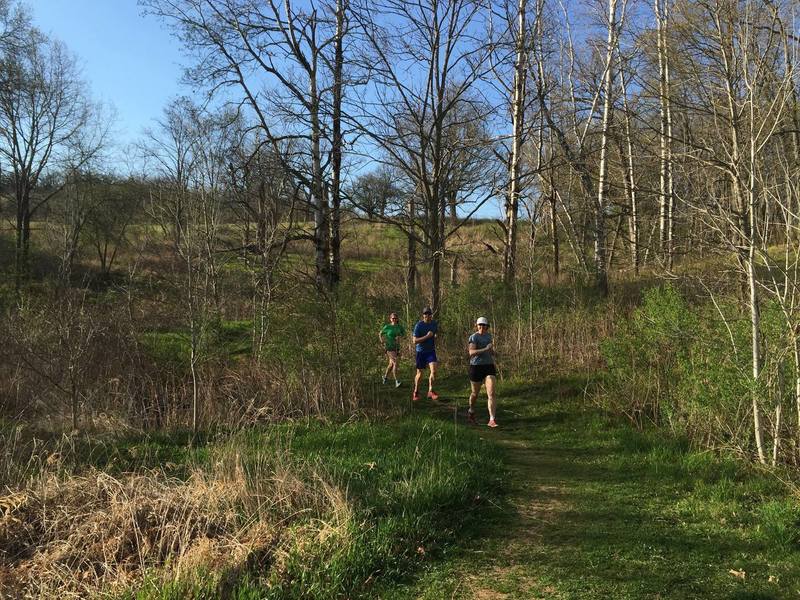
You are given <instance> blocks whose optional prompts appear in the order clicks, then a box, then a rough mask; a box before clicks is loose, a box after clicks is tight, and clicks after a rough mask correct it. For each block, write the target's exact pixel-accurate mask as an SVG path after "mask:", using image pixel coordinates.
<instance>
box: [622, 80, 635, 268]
mask: <svg viewBox="0 0 800 600" xmlns="http://www.w3.org/2000/svg"><path fill="white" fill-rule="evenodd" d="M619 79H620V85H621V88H622V89H621V92H622V104H623V108H624V111H625V145H626V148H623V146H622V143H621V142H620V154H621V155H622V157H623V161H624V163H625V165H624V166H625V177H623V184H624V187H625V195H626V196H627V197H628V207H629V211H630V212H629V214H628V237H629V238H630V239H629V243H630V250H631V266H632V267H633V272H634V274H635V275H636V276H638V275H639V206H638V204H637V198H636V176H635V171H634V166H633V136H632V135H631V114H630V111H629V110H628V89H627V85H626V84H625V74H624V73H623V72H620V77H619ZM626 150H627V151H626Z"/></svg>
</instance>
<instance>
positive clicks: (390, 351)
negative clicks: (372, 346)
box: [378, 312, 406, 387]
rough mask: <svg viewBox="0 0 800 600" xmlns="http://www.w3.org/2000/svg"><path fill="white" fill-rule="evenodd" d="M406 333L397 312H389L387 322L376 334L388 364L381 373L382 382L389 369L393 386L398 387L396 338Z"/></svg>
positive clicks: (398, 346) (398, 351) (397, 348)
mask: <svg viewBox="0 0 800 600" xmlns="http://www.w3.org/2000/svg"><path fill="white" fill-rule="evenodd" d="M405 334H406V328H405V327H403V326H402V325H400V319H399V317H398V316H397V313H394V312H393V313H390V314H389V323H387V324H386V325H384V326H383V327H381V331H380V333H379V334H378V339H379V340H380V341H381V344H383V347H384V350H385V351H386V356H387V357H388V358H389V364H388V366H387V367H386V371H385V372H384V374H383V383H386V378H387V377H389V371H391V372H392V375H394V387H400V381H399V380H398V379H397V358H398V356H399V355H400V343H399V342H398V341H397V338H398V337H400V336H403V335H405Z"/></svg>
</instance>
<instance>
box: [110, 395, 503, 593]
mask: <svg viewBox="0 0 800 600" xmlns="http://www.w3.org/2000/svg"><path fill="white" fill-rule="evenodd" d="M395 400H396V401H398V402H404V401H405V394H402V398H401V395H400V394H399V393H398V395H397V397H396V398H395ZM131 447H134V448H136V449H137V453H138V454H139V455H140V456H147V457H149V458H150V459H151V460H152V459H154V458H155V457H157V456H160V457H171V458H172V459H175V460H181V459H182V458H183V459H185V460H187V461H188V462H191V463H192V464H194V466H195V467H198V466H200V467H201V468H202V466H203V465H204V464H206V465H208V464H211V462H213V461H214V460H216V456H217V455H218V454H219V453H226V451H227V454H230V452H229V451H230V449H231V448H234V449H235V450H236V452H238V453H240V455H241V457H242V458H241V460H242V461H243V463H246V462H247V461H248V460H249V458H248V457H255V456H259V457H260V458H259V460H263V456H264V451H265V449H270V448H271V449H274V453H273V454H272V455H271V456H272V458H271V460H274V461H276V463H280V464H293V465H294V464H296V465H307V466H310V467H313V469H314V471H316V472H318V473H322V474H324V476H325V478H326V480H328V481H331V482H333V484H334V485H335V486H336V487H337V488H338V489H339V490H343V491H344V493H345V495H346V497H347V500H348V506H349V507H350V510H352V514H353V518H352V520H351V521H350V523H349V524H348V525H347V530H346V532H345V533H344V534H342V535H341V536H340V537H335V538H333V539H332V540H331V541H330V542H326V541H322V542H318V543H317V544H316V546H315V547H313V548H311V549H309V547H308V545H307V544H305V543H302V542H303V538H302V535H301V533H302V531H303V529H304V528H305V527H306V526H307V525H311V524H312V523H311V522H309V523H306V521H305V520H304V519H303V518H302V517H301V518H299V519H297V520H296V521H294V522H293V523H292V524H291V525H290V526H289V530H288V531H287V535H289V536H291V535H293V534H292V533H291V532H292V531H297V532H298V546H297V547H296V548H294V547H290V549H289V553H288V558H287V560H286V561H285V564H283V566H282V568H281V570H280V572H273V571H270V568H269V566H267V567H263V566H262V567H261V568H259V569H256V570H249V571H245V572H243V573H239V574H237V575H236V576H235V577H234V578H233V579H231V577H230V576H225V575H224V574H221V573H213V574H202V573H201V574H196V575H195V576H194V577H193V578H190V579H186V580H181V581H177V582H172V583H169V584H163V583H158V577H156V576H153V577H152V578H149V579H148V581H147V582H146V584H144V585H141V586H139V589H138V590H137V591H135V592H134V591H131V592H130V593H129V594H128V595H127V596H124V597H125V598H136V599H137V600H140V599H141V600H144V599H154V598H161V599H170V598H175V599H176V598H215V597H219V595H220V594H223V595H224V596H225V597H234V598H241V599H245V598H320V599H322V598H334V597H349V598H353V597H372V595H373V593H374V590H375V589H376V586H377V587H382V586H385V585H388V583H387V582H394V583H397V582H399V581H407V580H409V577H411V576H413V574H414V573H415V572H416V571H417V570H418V569H419V568H420V567H421V566H423V565H425V564H426V563H428V562H430V561H432V560H433V561H436V560H441V559H442V558H444V557H446V556H447V555H448V552H449V551H450V549H451V548H452V547H454V546H455V545H457V544H461V543H463V542H464V540H465V539H466V538H465V531H476V529H475V527H474V524H475V522H476V518H477V517H478V516H479V515H482V514H483V513H484V512H485V511H487V510H489V511H491V510H494V508H493V506H492V504H489V502H490V501H494V502H496V501H497V499H498V498H499V497H500V495H501V493H502V490H503V487H504V481H506V480H507V478H505V477H504V476H503V469H502V466H501V465H502V461H501V459H500V453H501V451H500V450H499V448H498V447H497V446H496V445H495V444H493V443H492V441H491V440H486V439H483V438H482V437H481V436H480V435H478V434H477V433H476V432H474V431H471V430H468V429H466V428H463V427H454V425H453V423H452V422H443V421H442V420H440V419H438V418H434V417H430V416H425V415H424V414H423V415H419V414H411V415H407V416H405V417H402V418H398V419H394V420H391V421H388V422H385V421H353V422H346V423H333V424H321V423H318V422H307V423H293V424H286V425H281V426H275V427H270V428H256V429H251V430H246V431H242V432H239V433H236V434H234V435H233V436H232V437H230V438H228V439H226V440H224V441H221V440H218V441H214V440H212V439H210V440H206V441H205V443H204V444H202V445H201V448H200V449H194V450H185V451H182V450H181V449H180V447H179V445H176V444H174V443H172V441H171V440H170V439H168V438H149V439H147V440H142V441H140V442H139V443H136V444H134V443H133V442H131V441H128V442H127V443H125V444H122V445H121V447H120V449H119V455H121V456H123V457H127V456H128V452H129V451H130V449H131ZM144 448H148V450H147V451H146V452H145V451H144V450H143V449H144ZM159 448H160V449H159ZM267 454H268V455H269V452H267ZM289 457H291V460H289ZM306 475H308V474H306ZM465 528H466V529H465ZM470 528H472V529H470Z"/></svg>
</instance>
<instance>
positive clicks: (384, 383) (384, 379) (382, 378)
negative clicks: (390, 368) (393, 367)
mask: <svg viewBox="0 0 800 600" xmlns="http://www.w3.org/2000/svg"><path fill="white" fill-rule="evenodd" d="M381 380H382V381H383V385H386V377H381Z"/></svg>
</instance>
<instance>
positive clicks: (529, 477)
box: [384, 377, 800, 600]
mask: <svg viewBox="0 0 800 600" xmlns="http://www.w3.org/2000/svg"><path fill="white" fill-rule="evenodd" d="M585 385H586V381H585V380H584V379H583V378H570V377H566V378H558V377H554V378H552V379H545V380H538V381H514V382H504V383H503V384H502V385H501V386H500V396H499V397H500V411H499V417H498V419H499V422H500V424H501V427H500V428H499V429H497V430H495V431H488V430H486V428H484V427H480V428H479V432H480V433H481V435H483V436H484V437H489V438H492V440H493V441H494V442H497V443H498V444H499V445H500V446H501V448H502V449H503V450H504V451H503V452H502V454H501V456H502V457H503V459H504V461H506V462H504V464H502V465H498V467H497V469H498V470H499V471H505V470H506V469H508V472H509V479H508V482H507V483H508V484H509V486H510V491H509V493H508V495H506V496H505V497H504V501H503V502H502V503H501V505H500V506H499V507H498V509H497V510H489V511H484V512H483V514H482V518H481V519H479V520H477V521H476V522H475V529H474V530H473V529H465V530H464V534H465V535H464V537H463V538H462V540H461V543H460V544H459V546H458V547H457V548H456V549H454V550H453V551H451V552H450V553H449V555H448V556H447V557H446V558H445V559H444V560H443V561H440V562H438V563H435V564H430V565H428V568H427V569H425V570H424V572H423V574H422V575H421V576H420V578H419V579H418V580H416V581H414V582H413V583H409V584H408V585H405V586H400V587H394V588H392V589H391V590H387V592H386V593H385V595H384V597H386V598H397V599H399V598H428V599H431V600H433V599H436V598H465V599H467V598H509V599H510V598H519V599H524V598H575V599H578V598H631V599H635V598H675V599H680V598H740V599H744V598H751V599H756V598H760V599H766V598H796V597H797V596H798V594H800V528H799V525H800V503H798V500H797V497H796V495H793V494H791V493H790V491H789V488H787V486H786V485H785V483H784V482H783V481H782V480H781V475H780V474H779V473H774V472H771V473H770V472H760V471H759V470H758V469H756V468H755V467H750V466H747V465H743V464H741V463H739V462H736V461H734V460H732V459H725V458H723V457H719V456H715V455H714V454H711V453H707V452H695V451H692V450H691V449H690V448H689V447H688V445H687V444H686V443H684V442H682V441H681V440H675V439H664V438H663V437H659V436H660V435H663V434H659V436H657V435H656V434H654V433H653V434H651V433H647V432H637V431H635V430H633V429H631V428H629V427H628V426H627V425H625V424H621V423H619V422H615V421H614V420H611V419H609V418H607V417H604V416H603V415H602V414H600V413H599V412H598V411H597V410H596V409H595V408H594V407H593V406H591V405H590V404H587V400H586V398H585V396H584V388H585ZM454 389H455V388H454ZM462 401H463V400H462ZM433 410H438V411H439V412H441V413H442V417H443V418H444V417H446V416H447V414H449V411H448V410H444V411H442V410H441V409H437V408H434V409H433ZM476 539H477V540H480V541H479V543H477V544H476V543H474V542H472V541H470V540H476Z"/></svg>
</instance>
